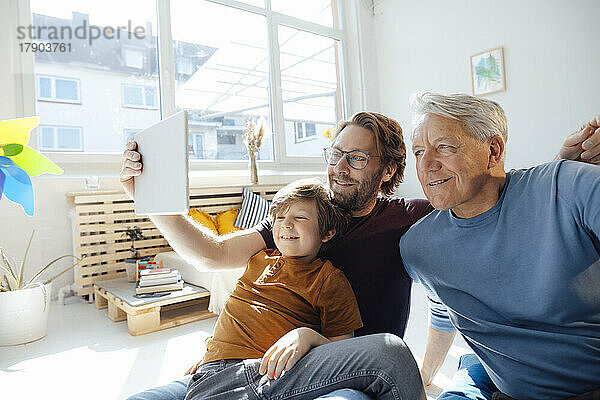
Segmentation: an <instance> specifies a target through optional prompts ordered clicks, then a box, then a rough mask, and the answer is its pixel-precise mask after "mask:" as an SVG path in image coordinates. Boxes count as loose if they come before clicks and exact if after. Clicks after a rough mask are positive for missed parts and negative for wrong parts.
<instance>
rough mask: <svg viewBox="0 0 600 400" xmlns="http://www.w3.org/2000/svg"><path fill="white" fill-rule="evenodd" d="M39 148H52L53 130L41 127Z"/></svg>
mask: <svg viewBox="0 0 600 400" xmlns="http://www.w3.org/2000/svg"><path fill="white" fill-rule="evenodd" d="M40 146H41V147H42V148H44V149H52V148H54V128H50V127H46V126H43V127H41V129H40Z"/></svg>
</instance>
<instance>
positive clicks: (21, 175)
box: [0, 156, 34, 217]
mask: <svg viewBox="0 0 600 400" xmlns="http://www.w3.org/2000/svg"><path fill="white" fill-rule="evenodd" d="M0 171H2V175H3V177H4V186H3V190H2V191H3V194H4V196H6V198H7V199H9V200H10V201H13V202H15V203H17V204H20V205H21V207H23V210H25V213H26V214H27V215H29V216H30V217H32V216H33V210H34V203H33V187H32V186H31V179H30V178H29V175H27V172H25V171H24V170H23V169H22V168H21V167H19V166H17V165H16V164H15V163H14V162H12V160H10V159H9V158H7V157H3V156H0Z"/></svg>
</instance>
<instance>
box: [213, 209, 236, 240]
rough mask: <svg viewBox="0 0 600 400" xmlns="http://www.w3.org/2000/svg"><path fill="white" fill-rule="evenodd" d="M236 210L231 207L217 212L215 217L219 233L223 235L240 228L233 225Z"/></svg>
mask: <svg viewBox="0 0 600 400" xmlns="http://www.w3.org/2000/svg"><path fill="white" fill-rule="evenodd" d="M237 213H238V210H237V209H235V208H232V209H231V210H227V211H221V212H219V213H217V216H216V217H215V221H216V225H217V229H218V230H219V233H220V234H221V235H225V234H227V233H231V232H235V231H239V230H240V228H237V227H235V226H233V221H235V217H237Z"/></svg>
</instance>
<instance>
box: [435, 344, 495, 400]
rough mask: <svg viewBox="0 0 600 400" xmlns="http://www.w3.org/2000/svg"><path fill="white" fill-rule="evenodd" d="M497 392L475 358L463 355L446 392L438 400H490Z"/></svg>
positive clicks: (473, 355)
mask: <svg viewBox="0 0 600 400" xmlns="http://www.w3.org/2000/svg"><path fill="white" fill-rule="evenodd" d="M497 391H498V389H497V388H496V386H495V385H494V384H493V383H492V380H491V379H490V377H489V376H488V374H487V372H485V369H484V368H483V365H481V363H480V362H479V359H478V358H477V356H476V355H475V354H465V355H463V356H462V357H460V360H459V362H458V370H457V371H456V374H454V377H453V378H452V383H451V384H450V385H449V386H448V390H446V391H445V392H444V393H442V394H440V395H439V396H438V400H465V399H469V400H492V396H493V395H494V393H495V392H497Z"/></svg>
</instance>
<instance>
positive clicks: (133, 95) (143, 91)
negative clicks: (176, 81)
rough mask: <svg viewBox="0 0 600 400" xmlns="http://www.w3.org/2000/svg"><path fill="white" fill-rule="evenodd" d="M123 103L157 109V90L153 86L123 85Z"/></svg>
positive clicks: (127, 105) (129, 105)
mask: <svg viewBox="0 0 600 400" xmlns="http://www.w3.org/2000/svg"><path fill="white" fill-rule="evenodd" d="M123 105H124V106H126V107H136V108H150V109H156V90H155V89H154V88H151V87H143V86H132V85H123Z"/></svg>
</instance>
